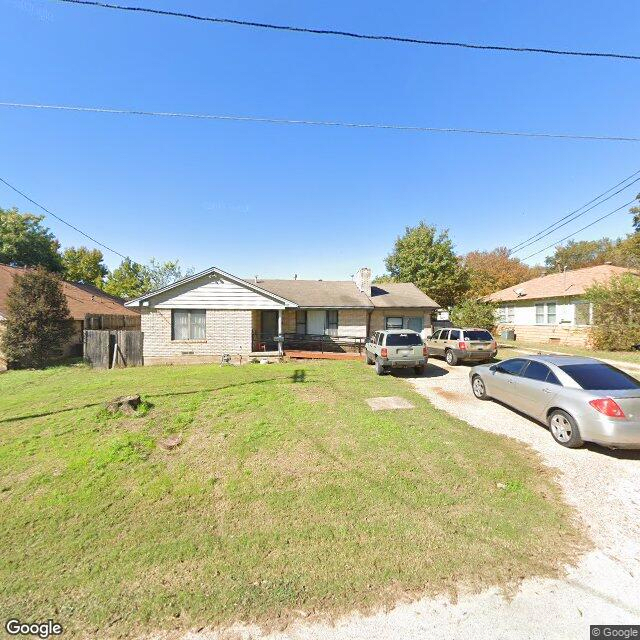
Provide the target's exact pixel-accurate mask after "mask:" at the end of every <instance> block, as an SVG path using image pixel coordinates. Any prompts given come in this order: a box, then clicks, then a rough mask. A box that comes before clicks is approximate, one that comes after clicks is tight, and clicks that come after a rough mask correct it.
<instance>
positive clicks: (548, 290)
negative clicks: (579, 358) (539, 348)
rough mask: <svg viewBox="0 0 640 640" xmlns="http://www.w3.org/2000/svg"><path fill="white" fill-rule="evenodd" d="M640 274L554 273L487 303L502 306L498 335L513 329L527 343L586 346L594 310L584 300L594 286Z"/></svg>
mask: <svg viewBox="0 0 640 640" xmlns="http://www.w3.org/2000/svg"><path fill="white" fill-rule="evenodd" d="M625 273H633V274H636V275H637V272H635V271H633V270H632V269H625V268H624V267H616V266H613V265H610V264H603V265H598V266H596V267H586V268H584V269H575V270H573V271H565V272H560V273H552V274H549V275H546V276H541V277H539V278H534V279H533V280H528V281H527V282H523V283H522V284H518V285H516V286H514V287H510V288H509V289H503V290H502V291H497V292H496V293H492V294H491V295H489V296H486V297H485V298H484V300H487V301H488V302H494V303H496V304H497V305H498V328H497V331H498V333H501V332H502V331H505V330H509V329H512V330H513V331H515V334H516V339H517V340H522V341H523V342H548V343H556V344H567V345H574V346H585V345H586V344H587V342H588V338H589V328H590V326H591V324H592V323H593V308H592V305H591V303H590V302H588V301H586V300H585V299H584V294H585V292H586V290H587V289H588V288H589V287H590V286H592V285H593V284H604V283H606V282H608V281H609V280H610V279H611V278H612V277H613V276H619V275H622V274H625Z"/></svg>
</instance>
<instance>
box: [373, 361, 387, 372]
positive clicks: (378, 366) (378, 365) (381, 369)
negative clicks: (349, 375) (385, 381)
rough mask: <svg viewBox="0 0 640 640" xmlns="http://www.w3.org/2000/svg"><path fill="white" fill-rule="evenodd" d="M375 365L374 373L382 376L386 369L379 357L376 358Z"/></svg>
mask: <svg viewBox="0 0 640 640" xmlns="http://www.w3.org/2000/svg"><path fill="white" fill-rule="evenodd" d="M375 365H376V373H377V374H378V375H379V376H383V375H384V374H385V373H387V371H386V369H385V368H384V366H383V364H382V361H381V360H380V359H379V358H376V362H375Z"/></svg>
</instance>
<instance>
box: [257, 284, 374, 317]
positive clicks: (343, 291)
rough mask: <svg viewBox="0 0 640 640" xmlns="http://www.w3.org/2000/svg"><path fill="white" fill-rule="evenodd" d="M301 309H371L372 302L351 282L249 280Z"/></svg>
mask: <svg viewBox="0 0 640 640" xmlns="http://www.w3.org/2000/svg"><path fill="white" fill-rule="evenodd" d="M247 282H250V283H251V284H255V285H256V286H258V287H261V288H262V289H266V290H267V291H270V292H271V293H275V294H276V295H277V296H280V297H282V298H286V299H287V300H291V302H295V303H296V304H297V305H299V306H301V307H322V308H328V307H330V308H334V309H338V308H358V307H361V308H362V307H364V308H368V309H371V308H373V305H372V304H371V300H369V298H368V297H367V296H366V295H365V294H364V293H362V292H361V291H360V290H359V289H358V287H356V285H355V283H354V282H351V280H262V279H261V278H259V279H258V282H256V281H255V280H249V279H248V280H247Z"/></svg>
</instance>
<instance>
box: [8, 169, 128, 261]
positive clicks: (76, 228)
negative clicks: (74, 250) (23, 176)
mask: <svg viewBox="0 0 640 640" xmlns="http://www.w3.org/2000/svg"><path fill="white" fill-rule="evenodd" d="M0 182H2V183H3V184H5V185H7V187H9V189H12V190H13V191H15V192H16V193H19V194H20V195H21V196H22V197H23V198H25V199H26V200H28V201H29V202H30V203H31V204H34V205H35V206H36V207H38V208H40V209H42V210H43V211H44V212H45V213H47V214H49V215H50V216H53V217H54V218H55V219H56V220H59V221H60V222H62V224H66V225H67V227H70V228H71V229H73V230H74V231H77V232H78V233H79V234H81V235H83V236H84V237H85V238H88V239H89V240H91V242H95V243H96V244H97V245H99V246H101V247H103V248H104V249H106V250H107V251H111V253H115V254H116V255H117V256H120V257H121V258H123V259H125V260H126V259H127V256H124V255H122V254H121V253H120V252H118V251H116V250H115V249H112V248H111V247H109V246H107V245H106V244H103V243H102V242H100V241H99V240H96V239H95V238H93V237H92V236H90V235H89V234H88V233H85V232H84V231H82V229H78V227H75V226H74V225H72V224H71V223H70V222H67V221H66V220H64V219H63V218H61V217H60V216H58V215H56V214H55V213H53V211H49V209H47V208H46V207H43V206H42V205H41V204H39V203H38V202H36V201H35V200H33V199H32V198H30V197H29V196H28V195H27V194H26V193H24V192H22V191H20V189H18V188H17V187H14V186H13V185H12V184H9V183H8V182H7V181H6V180H5V179H4V178H2V177H0Z"/></svg>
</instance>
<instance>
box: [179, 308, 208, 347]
mask: <svg viewBox="0 0 640 640" xmlns="http://www.w3.org/2000/svg"><path fill="white" fill-rule="evenodd" d="M206 337H207V312H206V311H205V310H204V309H190V310H188V311H172V313H171V339H172V340H205V339H206Z"/></svg>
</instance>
